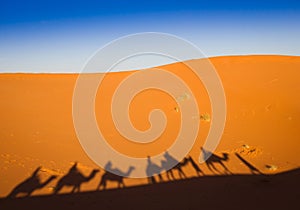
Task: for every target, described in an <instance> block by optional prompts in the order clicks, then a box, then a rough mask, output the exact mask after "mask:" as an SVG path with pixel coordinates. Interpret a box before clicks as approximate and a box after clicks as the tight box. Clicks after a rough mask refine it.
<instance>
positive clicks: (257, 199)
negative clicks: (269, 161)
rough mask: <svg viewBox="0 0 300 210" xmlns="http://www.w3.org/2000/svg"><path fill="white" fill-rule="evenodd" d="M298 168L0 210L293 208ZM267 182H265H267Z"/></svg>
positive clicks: (55, 198) (18, 201)
mask: <svg viewBox="0 0 300 210" xmlns="http://www.w3.org/2000/svg"><path fill="white" fill-rule="evenodd" d="M299 177H300V169H296V170H293V171H288V172H285V173H280V174H276V175H268V176H265V175H260V174H257V175H253V174H251V175H237V174H235V175H230V176H228V175H218V176H201V177H196V178H191V179H182V180H175V181H172V182H162V183H157V184H154V185H143V186H134V187H126V188H121V189H110V190H104V191H89V192H80V193H75V194H51V195H43V196H31V197H23V198H13V199H12V198H2V199H0V206H1V209H45V210H47V209H56V210H60V209H63V210H67V209H86V208H89V209H96V208H97V209H222V210H226V209H230V210H233V209H246V210H247V209H249V210H250V209H251V210H253V209H285V208H287V206H288V207H289V209H297V208H298V206H299V196H300V192H299V188H300V179H299ZM266 179H267V180H268V181H267V182H266V181H265V180H266Z"/></svg>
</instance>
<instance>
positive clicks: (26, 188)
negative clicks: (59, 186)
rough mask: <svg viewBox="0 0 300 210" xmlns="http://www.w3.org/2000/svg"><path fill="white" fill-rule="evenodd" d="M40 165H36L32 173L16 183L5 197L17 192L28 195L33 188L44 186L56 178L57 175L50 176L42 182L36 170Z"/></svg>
mask: <svg viewBox="0 0 300 210" xmlns="http://www.w3.org/2000/svg"><path fill="white" fill-rule="evenodd" d="M41 168H42V167H38V168H37V169H36V170H35V171H34V172H33V173H32V175H31V176H30V177H29V178H27V179H26V180H24V181H23V182H21V183H20V184H18V185H17V186H16V187H15V188H14V189H13V190H12V191H11V192H10V193H9V195H8V196H7V197H9V198H15V197H17V196H18V195H19V194H23V195H24V196H25V197H29V196H30V195H31V194H32V193H33V192H34V191H35V190H38V189H42V188H44V187H45V186H46V185H47V184H49V183H50V182H51V181H52V180H54V179H56V177H57V176H54V175H53V176H50V177H49V178H48V179H47V180H46V181H44V182H42V180H41V178H40V176H39V174H38V172H39V171H40V169H41Z"/></svg>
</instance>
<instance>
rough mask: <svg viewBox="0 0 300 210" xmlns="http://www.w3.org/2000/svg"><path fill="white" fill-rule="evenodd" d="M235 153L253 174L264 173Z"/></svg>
mask: <svg viewBox="0 0 300 210" xmlns="http://www.w3.org/2000/svg"><path fill="white" fill-rule="evenodd" d="M235 155H236V156H237V157H238V159H240V161H242V162H243V163H244V164H245V166H247V167H248V168H249V170H250V172H251V173H252V174H253V175H256V174H258V175H264V174H263V173H262V172H261V171H260V170H258V169H257V168H256V167H255V166H253V165H252V164H251V163H249V162H248V161H247V160H245V159H244V158H243V157H242V156H240V155H239V154H238V153H235Z"/></svg>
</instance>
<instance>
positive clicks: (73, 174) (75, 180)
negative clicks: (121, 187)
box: [54, 162, 99, 194]
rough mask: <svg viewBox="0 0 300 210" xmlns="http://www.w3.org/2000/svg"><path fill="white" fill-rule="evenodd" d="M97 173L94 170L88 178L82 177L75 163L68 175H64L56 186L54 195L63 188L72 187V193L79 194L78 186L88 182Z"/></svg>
mask: <svg viewBox="0 0 300 210" xmlns="http://www.w3.org/2000/svg"><path fill="white" fill-rule="evenodd" d="M98 172H99V170H98V169H94V170H93V171H92V172H91V173H90V175H89V176H84V175H83V174H82V173H81V172H80V171H79V170H78V168H77V162H76V163H74V165H73V166H72V167H71V168H70V169H69V171H68V173H67V174H66V175H64V176H63V177H62V178H61V179H60V180H59V181H58V182H57V184H56V187H55V189H54V194H57V193H58V192H59V191H60V190H61V189H62V188H63V187H65V186H67V187H73V189H72V191H71V192H72V193H74V192H80V186H81V185H82V184H83V183H86V182H89V181H90V180H91V179H93V178H94V177H95V175H96V174H97V173H98Z"/></svg>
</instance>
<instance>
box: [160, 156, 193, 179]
mask: <svg viewBox="0 0 300 210" xmlns="http://www.w3.org/2000/svg"><path fill="white" fill-rule="evenodd" d="M164 158H165V160H162V161H161V166H162V170H166V174H167V178H168V180H176V178H175V176H174V173H173V171H177V172H178V176H179V178H180V179H183V178H187V176H186V175H185V173H184V172H183V170H182V167H184V166H186V165H187V164H188V162H189V160H188V159H187V158H184V159H183V160H182V161H180V162H179V161H178V160H176V159H175V158H174V157H173V156H172V155H170V154H169V152H168V151H166V152H165V153H164ZM172 166H173V167H172ZM169 168H170V169H169Z"/></svg>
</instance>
